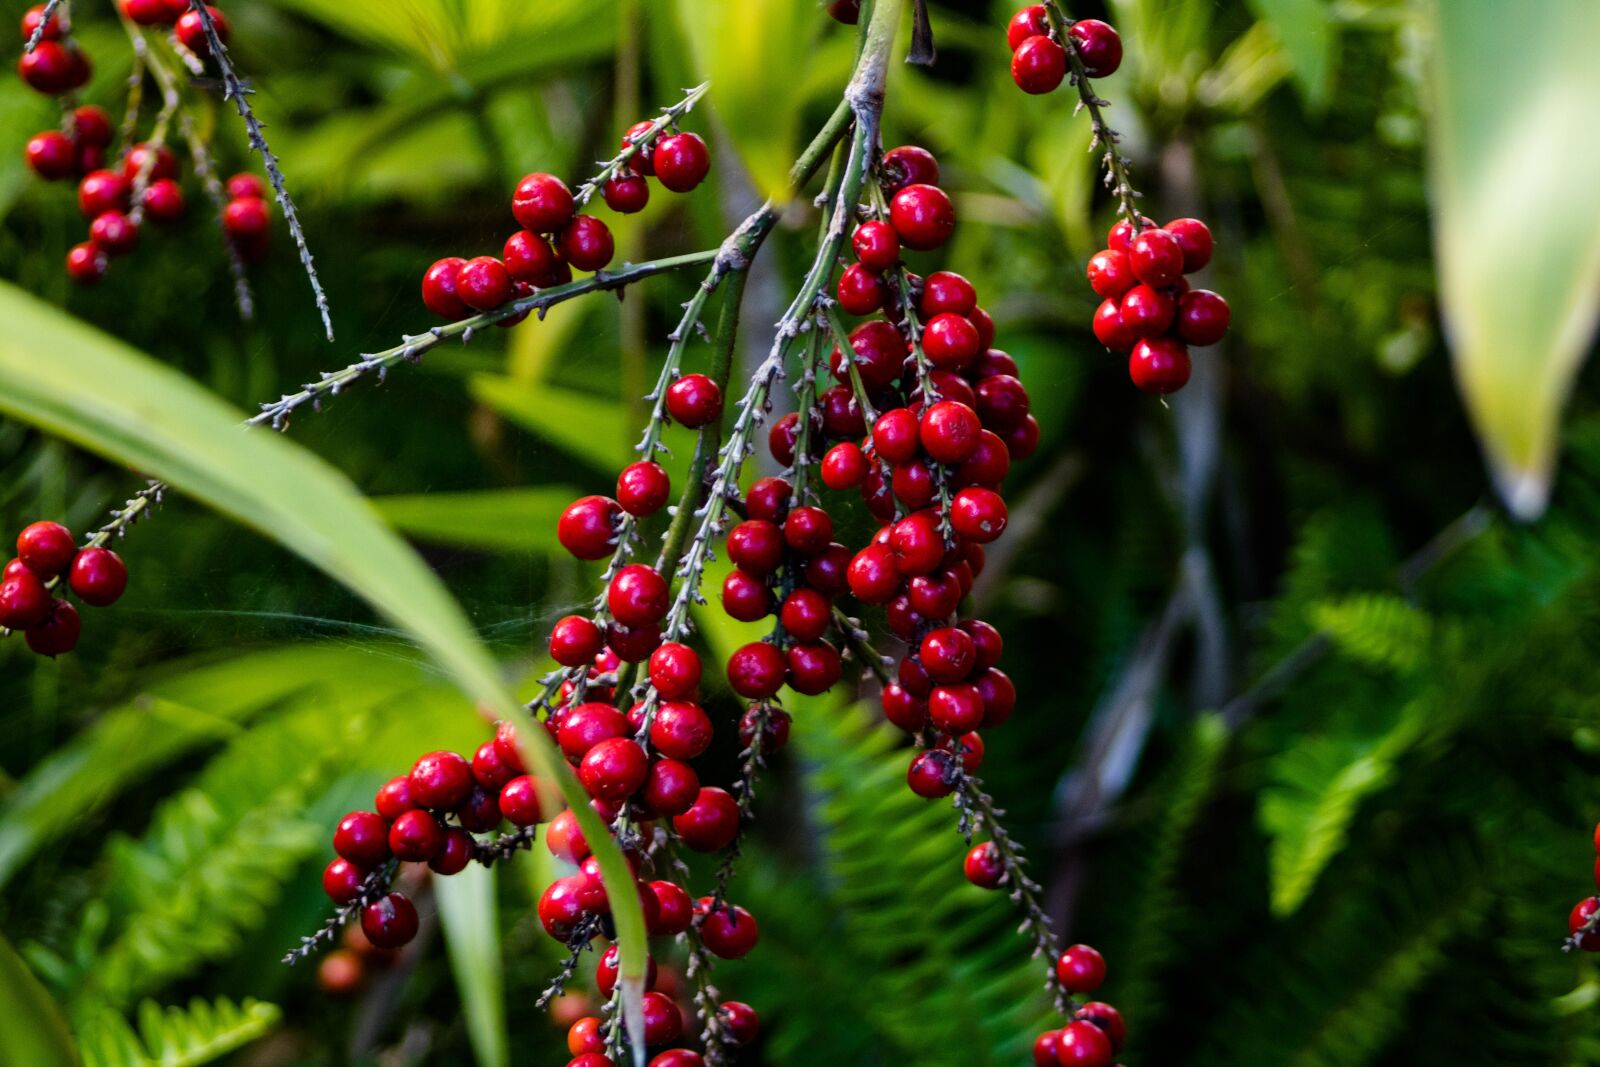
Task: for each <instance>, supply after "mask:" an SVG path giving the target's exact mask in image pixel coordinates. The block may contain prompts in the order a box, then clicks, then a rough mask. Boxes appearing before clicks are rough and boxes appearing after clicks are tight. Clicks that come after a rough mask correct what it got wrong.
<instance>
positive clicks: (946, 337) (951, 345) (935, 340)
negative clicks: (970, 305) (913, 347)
mask: <svg viewBox="0 0 1600 1067" xmlns="http://www.w3.org/2000/svg"><path fill="white" fill-rule="evenodd" d="M922 352H923V354H924V355H926V356H927V357H928V362H930V363H932V364H933V365H934V366H935V367H939V368H941V369H944V370H960V369H961V368H962V367H965V366H966V365H967V364H969V363H971V362H972V360H973V358H974V357H975V356H977V354H978V328H977V327H976V326H974V325H972V323H971V322H970V321H969V320H968V319H966V318H964V317H962V316H960V315H956V314H954V313H952V312H945V313H943V314H940V315H935V316H934V317H933V318H932V319H930V320H929V321H928V324H927V326H926V327H924V329H923V333H922Z"/></svg>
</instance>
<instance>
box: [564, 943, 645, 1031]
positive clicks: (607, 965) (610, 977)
mask: <svg viewBox="0 0 1600 1067" xmlns="http://www.w3.org/2000/svg"><path fill="white" fill-rule="evenodd" d="M621 974H622V952H621V950H619V949H618V948H617V946H616V945H611V946H610V947H609V948H607V949H606V950H605V952H603V953H601V955H600V959H599V960H598V961H597V962H596V963H595V965H594V984H595V986H596V987H597V988H598V989H599V990H600V995H601V996H603V997H609V996H610V995H611V993H612V991H613V990H614V989H616V988H617V978H618V977H619V976H620V975H621ZM659 975H660V968H659V967H657V966H656V960H655V957H654V956H646V957H645V965H644V987H645V989H646V990H651V989H654V988H655V987H656V979H657V978H658V977H659ZM587 1021H588V1020H585V1019H580V1020H579V1021H578V1024H574V1025H573V1027H572V1030H569V1031H568V1037H567V1041H568V1044H569V1045H570V1044H571V1043H572V1033H573V1032H574V1031H577V1030H578V1026H579V1024H582V1023H584V1022H587ZM594 1021H595V1022H597V1023H598V1022H599V1021H600V1020H599V1019H595V1020H594ZM595 1036H596V1037H597V1038H599V1047H600V1050H601V1051H604V1049H605V1033H604V1031H601V1032H599V1033H597V1034H596V1035H595ZM582 1051H586V1050H584V1049H577V1048H574V1049H572V1053H573V1055H577V1054H578V1053H579V1052H582Z"/></svg>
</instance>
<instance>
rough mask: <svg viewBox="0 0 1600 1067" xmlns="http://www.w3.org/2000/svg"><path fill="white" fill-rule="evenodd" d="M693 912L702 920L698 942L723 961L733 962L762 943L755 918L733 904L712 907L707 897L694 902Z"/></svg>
mask: <svg viewBox="0 0 1600 1067" xmlns="http://www.w3.org/2000/svg"><path fill="white" fill-rule="evenodd" d="M695 911H696V912H697V913H700V914H702V915H703V916H704V918H703V919H702V921H701V924H700V939H701V940H702V941H704V942H705V946H706V948H708V949H710V950H711V953H712V955H715V956H718V957H721V958H722V959H725V960H736V959H739V958H741V957H743V956H746V955H748V954H749V952H750V950H751V949H753V948H755V947H756V942H758V941H760V940H761V930H760V927H758V926H757V925H756V919H755V916H754V915H751V914H750V913H749V912H748V911H746V910H745V909H743V908H741V907H739V906H738V905H736V904H727V903H724V904H722V905H721V906H720V907H713V906H712V900H711V898H710V897H701V898H700V899H699V900H698V901H696V902H695Z"/></svg>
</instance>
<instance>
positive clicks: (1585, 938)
mask: <svg viewBox="0 0 1600 1067" xmlns="http://www.w3.org/2000/svg"><path fill="white" fill-rule="evenodd" d="M1597 911H1600V897H1587V898H1585V899H1583V900H1580V901H1578V903H1577V904H1575V905H1573V908H1572V911H1571V912H1570V913H1569V914H1568V915H1567V930H1568V932H1569V933H1571V934H1572V935H1573V936H1574V937H1578V947H1579V948H1581V949H1582V950H1583V951H1585V952H1600V930H1590V931H1589V932H1587V933H1585V934H1583V935H1582V936H1581V937H1580V936H1579V933H1578V932H1579V931H1580V930H1582V929H1583V928H1584V927H1585V926H1586V925H1588V923H1589V920H1590V919H1592V918H1593V917H1594V914H1595V912H1597Z"/></svg>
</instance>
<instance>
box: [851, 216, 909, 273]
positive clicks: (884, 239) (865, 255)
mask: <svg viewBox="0 0 1600 1067" xmlns="http://www.w3.org/2000/svg"><path fill="white" fill-rule="evenodd" d="M850 246H851V247H852V248H854V249H855V252H856V258H857V259H858V260H860V261H861V266H862V267H864V268H866V269H867V270H869V271H872V272H873V273H875V274H881V273H882V272H884V271H886V270H888V269H889V268H890V267H892V266H894V265H895V264H896V263H898V262H900V238H899V236H898V235H897V234H896V233H895V232H894V227H893V226H890V225H889V224H888V223H887V222H879V221H878V220H876V219H873V220H871V221H868V222H863V223H862V224H861V225H860V226H857V227H856V232H855V233H854V234H853V235H852V236H851V238H850Z"/></svg>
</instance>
